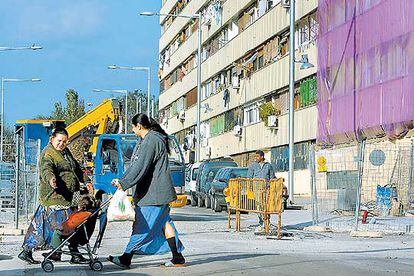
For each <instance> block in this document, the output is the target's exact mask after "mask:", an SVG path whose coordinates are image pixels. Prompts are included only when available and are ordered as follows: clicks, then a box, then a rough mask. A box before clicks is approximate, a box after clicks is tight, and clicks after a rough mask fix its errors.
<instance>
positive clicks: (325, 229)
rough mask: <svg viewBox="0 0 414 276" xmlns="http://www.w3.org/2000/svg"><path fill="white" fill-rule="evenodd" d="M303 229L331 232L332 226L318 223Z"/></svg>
mask: <svg viewBox="0 0 414 276" xmlns="http://www.w3.org/2000/svg"><path fill="white" fill-rule="evenodd" d="M303 231H310V232H333V230H332V228H331V227H329V226H320V225H312V226H307V227H305V228H303Z"/></svg>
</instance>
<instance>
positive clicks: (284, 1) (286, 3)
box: [280, 0, 290, 8]
mask: <svg viewBox="0 0 414 276" xmlns="http://www.w3.org/2000/svg"><path fill="white" fill-rule="evenodd" d="M280 4H281V5H282V7H284V8H289V7H290V0H282V1H280Z"/></svg>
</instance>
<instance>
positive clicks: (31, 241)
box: [23, 206, 73, 249]
mask: <svg viewBox="0 0 414 276" xmlns="http://www.w3.org/2000/svg"><path fill="white" fill-rule="evenodd" d="M72 212H73V209H72V208H69V209H64V210H52V209H50V208H47V207H46V208H45V207H43V206H40V207H39V209H38V210H37V212H36V213H35V214H34V218H33V220H32V222H31V223H30V225H29V229H28V230H27V233H26V236H25V237H24V242H23V248H26V249H47V248H50V242H51V240H52V236H53V232H54V231H55V229H59V228H61V226H62V223H63V222H64V221H65V220H67V218H68V216H69V215H70V214H72Z"/></svg>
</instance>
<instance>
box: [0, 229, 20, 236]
mask: <svg viewBox="0 0 414 276" xmlns="http://www.w3.org/2000/svg"><path fill="white" fill-rule="evenodd" d="M23 234H24V230H23V229H12V228H0V236H21V235H23Z"/></svg>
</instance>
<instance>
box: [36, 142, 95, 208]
mask: <svg viewBox="0 0 414 276" xmlns="http://www.w3.org/2000/svg"><path fill="white" fill-rule="evenodd" d="M65 154H66V159H65V157H64V155H63V153H62V152H60V151H58V150H56V149H55V148H54V147H53V146H52V145H51V144H49V145H47V146H46V147H45V149H44V150H43V151H42V154H41V156H40V160H39V180H40V181H39V183H40V187H39V201H40V204H41V205H42V206H52V205H62V206H68V207H70V206H72V198H73V193H74V192H76V191H79V189H80V181H86V179H87V178H86V176H85V175H84V173H83V171H82V168H81V166H80V165H79V163H78V162H77V161H76V159H75V158H74V157H73V155H72V154H71V153H70V151H69V149H65ZM52 178H56V183H57V188H56V190H55V192H54V193H53V194H52V191H53V188H52V187H51V186H50V180H51V179H52ZM50 194H51V196H49V197H48V195H50Z"/></svg>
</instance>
